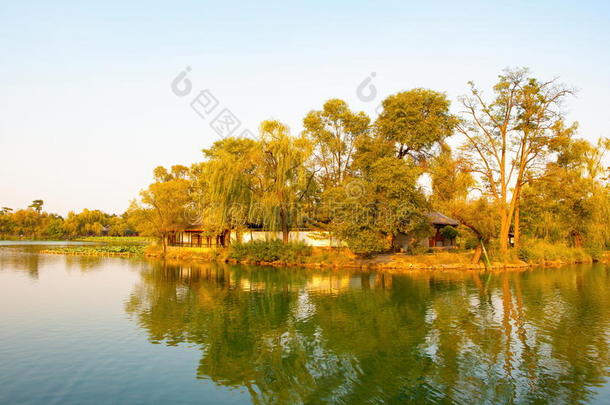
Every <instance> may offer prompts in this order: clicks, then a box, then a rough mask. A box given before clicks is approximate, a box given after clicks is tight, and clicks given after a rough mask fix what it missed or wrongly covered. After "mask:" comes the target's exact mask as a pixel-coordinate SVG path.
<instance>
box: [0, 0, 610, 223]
mask: <svg viewBox="0 0 610 405" xmlns="http://www.w3.org/2000/svg"><path fill="white" fill-rule="evenodd" d="M96 3H97V4H93V2H83V1H53V2H50V1H7V0H0V206H9V207H12V208H21V207H25V206H27V205H28V204H29V203H30V202H31V200H33V199H38V198H40V199H44V200H45V209H46V210H48V211H51V212H58V213H60V214H66V213H67V212H68V211H69V210H77V211H80V210H81V209H83V208H99V209H102V210H105V211H107V212H114V213H121V212H123V211H124V210H125V209H126V208H127V206H128V204H129V201H130V200H131V199H132V198H134V197H136V196H137V194H138V192H139V190H141V189H143V188H145V187H146V186H147V185H148V184H149V183H150V181H151V173H152V169H153V168H154V167H155V166H157V165H172V164H176V163H180V164H190V163H193V162H196V161H199V160H200V159H201V149H202V148H204V147H206V146H209V145H210V144H211V143H212V142H213V141H214V140H216V139H217V138H218V135H217V134H216V133H215V132H214V131H213V130H212V129H211V127H210V125H209V124H210V121H211V119H212V118H214V117H213V116H211V117H210V116H208V117H206V118H205V119H204V118H201V117H200V116H199V115H197V114H196V113H195V112H194V111H193V110H192V109H191V107H190V101H191V100H192V99H193V98H194V97H195V96H196V95H197V94H198V93H199V91H201V90H204V89H209V90H210V91H211V93H212V94H213V95H214V96H215V97H216V99H217V100H218V101H219V107H218V108H219V109H220V108H229V109H230V110H231V111H232V112H233V113H234V114H235V116H236V117H237V118H238V119H239V120H240V121H241V122H242V128H250V129H251V130H253V131H254V130H256V128H257V127H258V123H259V122H260V121H261V120H263V119H269V118H275V119H280V120H282V121H284V122H286V123H287V124H288V125H289V126H290V127H291V129H292V131H293V133H298V132H299V131H300V130H301V120H302V118H303V116H304V115H305V114H306V113H307V112H308V111H309V110H311V109H318V108H320V107H321V105H322V103H323V102H324V101H325V100H326V99H328V98H333V97H338V98H343V99H344V100H346V101H347V102H348V103H349V104H350V106H352V108H354V109H357V110H364V111H366V112H368V113H370V114H371V115H374V111H375V107H376V106H377V105H378V103H379V102H380V101H381V99H382V98H383V97H384V96H387V95H388V94H391V93H395V92H397V91H399V90H406V89H410V88H413V87H426V88H431V89H434V90H439V91H445V92H446V93H447V94H448V96H449V97H450V98H451V99H452V100H455V99H456V97H457V96H459V95H460V94H463V93H465V91H466V88H467V87H466V82H467V81H468V80H474V81H476V82H477V83H479V84H480V85H481V86H482V87H488V86H489V85H490V84H491V83H493V81H494V80H495V79H496V76H497V74H498V73H499V72H500V71H501V70H502V69H503V68H505V67H520V66H527V67H529V68H530V69H531V70H532V72H533V73H534V74H535V75H536V76H537V77H540V78H552V77H556V76H559V77H560V78H561V81H563V82H564V83H566V84H569V85H571V86H574V87H576V88H577V89H578V90H579V92H578V96H577V97H576V98H574V99H573V100H571V101H570V103H569V105H568V106H567V107H568V110H569V112H570V115H569V117H570V119H572V120H577V121H579V122H580V124H581V127H580V128H581V131H580V132H581V135H582V136H584V137H587V138H590V139H594V138H596V137H599V136H610V129H609V128H610V126H609V124H610V114H609V113H608V110H609V105H608V104H609V103H608V92H609V90H610V76H609V74H608V71H609V66H610V51H609V48H608V47H609V44H610V2H607V1H597V2H596V1H588V2H574V1H570V2H568V1H560V0H555V1H510V2H495V4H492V2H490V1H481V2H468V1H459V2H457V1H447V2H441V1H436V2H408V1H396V2H364V1H335V2H329V1H308V2H299V3H296V2H295V3H291V2H285V1H282V2H279V1H278V2H265V3H264V4H263V3H261V2H250V1H249V2H239V1H231V2H223V1H213V2H205V1H171V2H170V1H166V2H160V1H146V2H144V1H142V2H136V1H133V2H128V1H112V0H111V1H98V2H96ZM187 66H189V67H190V68H191V72H190V73H189V75H188V78H189V80H191V83H192V88H193V89H192V93H191V95H189V96H186V97H178V96H177V95H175V94H174V93H173V92H172V90H171V86H170V85H171V82H172V80H173V79H174V78H175V77H176V76H177V75H178V74H179V73H180V72H181V71H182V70H183V69H185V68H186V67H187ZM372 72H374V73H375V77H374V78H373V80H372V83H373V84H374V86H375V87H376V89H377V97H376V98H375V99H374V100H373V101H370V102H365V101H362V100H360V99H359V98H358V97H357V96H356V88H357V87H358V85H359V84H360V83H361V82H362V81H363V80H364V79H365V78H366V77H368V76H369V75H370V74H371V73H372ZM454 107H457V105H455V104H454ZM215 111H216V112H218V111H219V110H218V109H217V110H215Z"/></svg>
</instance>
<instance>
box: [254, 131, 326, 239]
mask: <svg viewBox="0 0 610 405" xmlns="http://www.w3.org/2000/svg"><path fill="white" fill-rule="evenodd" d="M311 153H312V144H311V142H310V141H309V140H308V139H307V138H306V137H305V136H302V135H301V136H299V137H293V136H291V135H290V133H289V129H288V127H287V126H286V125H284V124H282V123H281V122H279V121H263V122H262V123H261V125H260V141H259V145H258V156H257V157H256V162H257V165H256V170H255V171H254V173H253V174H254V179H253V182H252V184H253V192H254V196H255V201H256V203H255V205H254V207H253V209H252V212H251V217H252V219H253V220H254V221H255V222H257V223H260V224H262V225H263V227H265V228H268V229H270V230H279V231H281V232H282V241H283V242H284V243H288V238H289V232H290V229H291V228H295V227H298V226H299V225H301V224H302V222H303V207H304V205H305V204H306V202H307V198H308V197H309V196H310V194H311V193H312V192H313V190H314V189H315V179H314V173H313V172H312V171H311V170H308V168H307V163H308V161H309V158H310V156H311Z"/></svg>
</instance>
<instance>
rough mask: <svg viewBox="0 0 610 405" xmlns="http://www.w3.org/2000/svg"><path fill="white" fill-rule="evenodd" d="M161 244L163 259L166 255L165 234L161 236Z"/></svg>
mask: <svg viewBox="0 0 610 405" xmlns="http://www.w3.org/2000/svg"><path fill="white" fill-rule="evenodd" d="M161 243H162V245H163V257H165V253H167V236H166V235H165V234H163V235H162V236H161Z"/></svg>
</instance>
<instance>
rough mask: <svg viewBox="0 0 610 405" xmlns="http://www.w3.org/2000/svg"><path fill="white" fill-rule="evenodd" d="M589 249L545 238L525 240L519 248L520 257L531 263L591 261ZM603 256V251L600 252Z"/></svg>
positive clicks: (591, 255)
mask: <svg viewBox="0 0 610 405" xmlns="http://www.w3.org/2000/svg"><path fill="white" fill-rule="evenodd" d="M592 253H595V252H593V251H592V252H589V251H588V250H587V251H586V250H584V249H581V248H574V247H570V246H567V245H565V244H563V243H557V244H553V243H549V242H547V241H544V240H537V239H530V240H524V241H523V245H522V246H521V247H520V249H519V252H518V254H519V258H520V259H521V260H523V261H525V262H530V263H544V262H548V261H560V262H568V263H580V262H587V261H590V260H591V258H592V257H594V256H593V254H592ZM598 256H599V257H601V251H600V252H599V255H598Z"/></svg>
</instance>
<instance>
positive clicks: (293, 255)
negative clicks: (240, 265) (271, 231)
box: [229, 239, 311, 263]
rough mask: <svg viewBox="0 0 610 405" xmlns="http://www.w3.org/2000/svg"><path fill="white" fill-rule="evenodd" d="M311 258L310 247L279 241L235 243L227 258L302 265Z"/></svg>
mask: <svg viewBox="0 0 610 405" xmlns="http://www.w3.org/2000/svg"><path fill="white" fill-rule="evenodd" d="M307 256H311V247H310V246H307V245H306V244H305V243H303V242H291V243H286V244H285V243H282V241H280V240H277V239H276V240H270V241H252V242H248V243H235V244H233V245H231V247H230V249H229V258H231V259H234V260H237V261H251V262H276V261H282V262H289V263H302V262H303V261H304V258H305V257H307Z"/></svg>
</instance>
